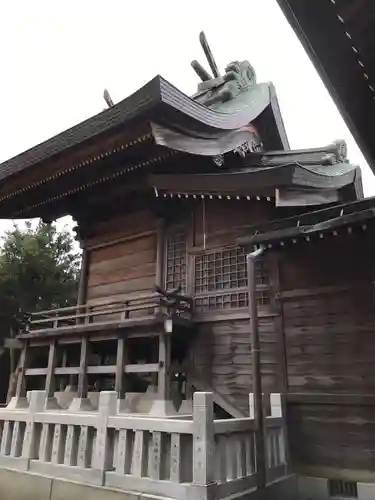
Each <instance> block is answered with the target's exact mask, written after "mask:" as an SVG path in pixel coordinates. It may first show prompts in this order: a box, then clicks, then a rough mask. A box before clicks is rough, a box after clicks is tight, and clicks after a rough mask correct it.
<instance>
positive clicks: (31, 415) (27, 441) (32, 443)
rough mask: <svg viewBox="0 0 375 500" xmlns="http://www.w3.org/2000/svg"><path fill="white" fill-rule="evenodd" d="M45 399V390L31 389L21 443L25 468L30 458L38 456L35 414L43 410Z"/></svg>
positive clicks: (27, 466) (38, 437)
mask: <svg viewBox="0 0 375 500" xmlns="http://www.w3.org/2000/svg"><path fill="white" fill-rule="evenodd" d="M45 401H46V392H45V391H31V392H30V404H29V408H28V411H27V421H26V428H25V435H24V439H23V444H22V454H21V457H22V459H23V460H22V462H21V463H22V464H23V468H24V469H25V470H28V469H29V468H30V460H32V459H33V458H36V457H37V456H38V448H39V439H40V436H37V433H36V428H35V427H36V426H35V414H36V413H38V412H42V411H43V410H44V405H45Z"/></svg>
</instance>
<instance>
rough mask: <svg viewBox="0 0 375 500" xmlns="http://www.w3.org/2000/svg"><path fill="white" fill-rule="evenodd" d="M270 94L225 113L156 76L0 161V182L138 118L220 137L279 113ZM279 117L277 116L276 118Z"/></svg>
mask: <svg viewBox="0 0 375 500" xmlns="http://www.w3.org/2000/svg"><path fill="white" fill-rule="evenodd" d="M265 85H267V84H265ZM271 94H272V92H271V91H269V92H263V93H261V94H260V99H263V101H264V102H259V101H257V102H254V103H252V104H253V105H249V106H247V107H244V108H243V109H241V110H239V111H236V112H232V113H224V112H220V111H215V110H212V109H210V108H208V107H206V106H203V105H201V104H199V103H197V102H195V101H194V100H193V99H191V98H190V97H188V96H187V95H185V94H184V93H183V92H181V91H179V90H178V89H177V88H175V87H174V86H173V85H171V84H170V83H169V82H167V81H166V80H164V79H163V78H162V77H160V76H157V77H156V78H154V79H153V80H151V81H150V82H149V83H147V84H146V85H144V86H143V87H142V88H141V89H139V90H138V91H137V92H135V93H134V94H132V95H131V96H129V97H127V98H126V99H124V100H123V101H121V102H119V103H118V104H116V105H114V106H113V107H110V108H109V109H107V110H105V111H102V112H101V113H99V114H97V115H95V116H93V117H91V118H89V119H88V120H85V121H84V122H82V123H80V124H78V125H76V126H74V127H72V128H70V129H68V130H66V131H65V132H62V133H61V134H58V135H56V136H54V137H52V138H51V139H49V140H47V141H45V142H43V143H41V144H39V145H38V146H35V147H33V148H32V149H29V150H28V151H26V152H24V153H22V154H20V155H18V156H16V157H14V158H12V159H10V160H8V161H5V162H4V163H2V164H0V181H1V180H4V179H5V178H7V177H8V176H10V175H13V174H16V173H19V172H21V171H23V170H25V169H27V168H28V167H32V166H36V165H38V164H41V163H42V162H44V161H46V160H49V159H51V158H52V157H55V156H56V155H58V154H61V153H63V152H65V151H68V150H71V149H73V148H76V147H78V146H79V145H81V144H83V143H86V142H87V141H89V140H91V139H94V138H97V137H99V136H103V135H104V134H108V133H110V132H112V131H118V130H121V127H124V126H129V124H130V123H131V122H133V121H135V120H137V121H140V120H144V121H145V120H147V121H151V120H157V121H158V123H161V124H165V125H168V126H169V127H174V128H175V129H177V130H183V131H185V132H186V131H187V130H188V131H189V132H190V133H191V134H192V135H196V136H198V137H211V138H213V137H216V136H220V134H222V133H224V132H227V131H230V130H235V129H239V128H241V127H243V126H245V125H247V124H249V123H250V122H252V121H253V120H254V119H255V118H257V116H258V114H259V113H260V112H262V110H265V109H267V107H270V108H272V110H273V114H275V112H276V113H277V111H278V109H276V108H274V107H272V106H274V105H275V102H274V98H273V99H272V95H271ZM272 103H273V105H272ZM270 104H271V106H270ZM276 118H277V119H276ZM280 119H281V117H275V121H278V120H280ZM279 132H280V130H279ZM279 135H280V133H279ZM280 142H282V140H280Z"/></svg>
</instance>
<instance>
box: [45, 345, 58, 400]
mask: <svg viewBox="0 0 375 500" xmlns="http://www.w3.org/2000/svg"><path fill="white" fill-rule="evenodd" d="M56 362H57V356H56V341H55V340H53V341H52V342H51V344H50V346H49V352H48V366H47V376H46V397H47V398H52V397H53V395H54V394H55V385H56V384H55V368H56Z"/></svg>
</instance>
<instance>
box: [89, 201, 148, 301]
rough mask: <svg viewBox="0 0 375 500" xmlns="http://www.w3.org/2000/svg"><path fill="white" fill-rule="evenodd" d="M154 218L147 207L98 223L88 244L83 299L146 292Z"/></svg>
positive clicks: (117, 296) (121, 296)
mask: <svg viewBox="0 0 375 500" xmlns="http://www.w3.org/2000/svg"><path fill="white" fill-rule="evenodd" d="M156 231H157V219H156V218H155V217H154V216H153V215H152V214H151V213H150V212H147V211H141V212H136V213H135V214H131V215H127V216H122V217H118V218H115V219H113V220H110V221H107V222H104V223H101V224H99V225H98V226H97V227H96V228H95V234H94V235H93V236H92V237H90V238H89V239H87V240H85V242H84V244H85V246H86V248H89V249H90V250H89V253H90V264H89V269H88V284H87V300H88V302H89V303H90V304H93V305H95V304H101V303H103V301H108V300H110V301H111V302H115V301H117V300H119V301H120V300H122V298H123V297H124V295H128V294H133V293H139V292H140V293H142V292H150V291H152V289H153V286H154V284H155V277H156V234H157V233H156Z"/></svg>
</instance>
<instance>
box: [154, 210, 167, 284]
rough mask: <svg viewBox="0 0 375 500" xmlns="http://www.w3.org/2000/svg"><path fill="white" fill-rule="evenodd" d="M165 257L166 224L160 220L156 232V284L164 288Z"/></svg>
mask: <svg viewBox="0 0 375 500" xmlns="http://www.w3.org/2000/svg"><path fill="white" fill-rule="evenodd" d="M164 259H165V224H164V220H160V221H159V225H158V230H157V234H156V271H155V284H156V285H158V286H160V288H164Z"/></svg>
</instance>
